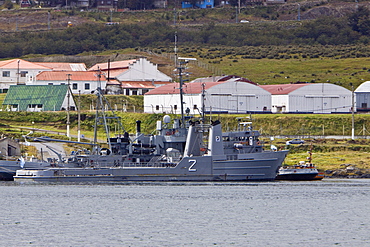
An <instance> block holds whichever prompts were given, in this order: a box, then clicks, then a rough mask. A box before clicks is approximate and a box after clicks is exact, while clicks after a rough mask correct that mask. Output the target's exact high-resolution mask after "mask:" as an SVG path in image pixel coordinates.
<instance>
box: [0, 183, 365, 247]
mask: <svg viewBox="0 0 370 247" xmlns="http://www.w3.org/2000/svg"><path fill="white" fill-rule="evenodd" d="M369 197H370V180H369V179H366V180H360V179H357V180H355V179H354V180H323V181H315V182H271V183H181V184H180V183H171V184H169V183H164V184H160V183H158V184H150V183H148V184H115V185H87V184H85V185H53V184H50V185H17V184H15V183H13V182H2V183H0V198H1V199H0V200H1V204H0V212H1V214H0V235H1V241H0V246H370V232H369V229H370V200H369Z"/></svg>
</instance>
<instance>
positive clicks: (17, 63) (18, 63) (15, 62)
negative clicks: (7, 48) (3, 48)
mask: <svg viewBox="0 0 370 247" xmlns="http://www.w3.org/2000/svg"><path fill="white" fill-rule="evenodd" d="M0 68H2V69H17V68H19V69H41V70H51V69H52V68H50V67H46V66H43V65H39V64H36V63H31V62H28V61H26V60H23V59H10V60H5V61H0Z"/></svg>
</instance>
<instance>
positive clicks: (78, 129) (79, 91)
mask: <svg viewBox="0 0 370 247" xmlns="http://www.w3.org/2000/svg"><path fill="white" fill-rule="evenodd" d="M77 141H78V142H80V141H81V90H78V127H77Z"/></svg>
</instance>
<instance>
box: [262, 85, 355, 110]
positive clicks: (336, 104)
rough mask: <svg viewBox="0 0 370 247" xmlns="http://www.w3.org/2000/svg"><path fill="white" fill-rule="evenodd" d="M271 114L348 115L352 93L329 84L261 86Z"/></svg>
mask: <svg viewBox="0 0 370 247" xmlns="http://www.w3.org/2000/svg"><path fill="white" fill-rule="evenodd" d="M261 87H262V88H264V89H266V90H267V91H269V92H270V93H271V95H272V96H271V102H272V105H271V111H272V112H273V113H280V112H281V113H349V112H351V108H352V92H351V91H350V90H348V89H346V88H344V87H341V86H338V85H335V84H330V83H298V84H279V85H263V86H261Z"/></svg>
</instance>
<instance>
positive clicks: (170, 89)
mask: <svg viewBox="0 0 370 247" xmlns="http://www.w3.org/2000/svg"><path fill="white" fill-rule="evenodd" d="M222 83H224V82H207V83H203V82H191V83H184V85H183V92H184V93H186V94H200V93H201V92H202V89H203V88H202V84H205V89H206V90H207V89H209V88H211V87H213V86H216V85H218V84H222ZM157 84H159V83H157ZM179 87H180V83H170V84H167V85H164V86H161V87H157V88H155V89H153V90H151V91H149V92H148V93H146V94H145V95H156V94H179V93H180V89H179Z"/></svg>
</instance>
